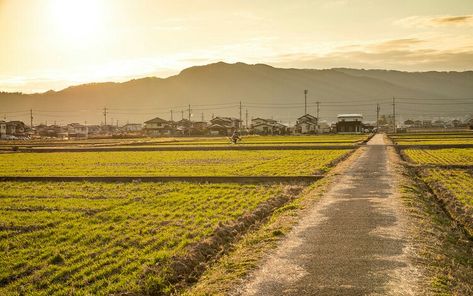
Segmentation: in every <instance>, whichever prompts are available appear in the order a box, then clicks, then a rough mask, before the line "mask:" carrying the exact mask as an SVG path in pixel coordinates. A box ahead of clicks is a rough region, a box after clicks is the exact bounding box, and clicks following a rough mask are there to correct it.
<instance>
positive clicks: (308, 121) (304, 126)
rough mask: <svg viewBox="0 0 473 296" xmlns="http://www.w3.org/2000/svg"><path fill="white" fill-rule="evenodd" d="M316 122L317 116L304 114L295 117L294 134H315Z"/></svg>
mask: <svg viewBox="0 0 473 296" xmlns="http://www.w3.org/2000/svg"><path fill="white" fill-rule="evenodd" d="M317 124H318V119H317V117H315V116H312V115H310V114H305V115H303V116H301V117H299V118H298V119H297V121H296V126H295V129H294V132H295V133H296V134H315V133H317Z"/></svg>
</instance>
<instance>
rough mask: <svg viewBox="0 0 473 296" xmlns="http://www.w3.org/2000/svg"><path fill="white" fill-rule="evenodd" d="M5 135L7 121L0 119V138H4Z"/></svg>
mask: <svg viewBox="0 0 473 296" xmlns="http://www.w3.org/2000/svg"><path fill="white" fill-rule="evenodd" d="M6 136H7V123H6V122H5V121H3V120H0V139H4V138H6Z"/></svg>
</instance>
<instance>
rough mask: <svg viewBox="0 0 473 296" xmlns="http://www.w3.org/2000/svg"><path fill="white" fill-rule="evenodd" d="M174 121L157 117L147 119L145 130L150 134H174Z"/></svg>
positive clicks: (154, 135)
mask: <svg viewBox="0 0 473 296" xmlns="http://www.w3.org/2000/svg"><path fill="white" fill-rule="evenodd" d="M172 123H173V122H171V121H167V120H164V119H162V118H159V117H156V118H153V119H151V120H148V121H145V126H144V132H145V134H146V135H148V136H152V137H156V136H165V135H172V134H173V133H174V131H175V128H174V127H173V124H172Z"/></svg>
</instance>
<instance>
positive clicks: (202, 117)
mask: <svg viewBox="0 0 473 296" xmlns="http://www.w3.org/2000/svg"><path fill="white" fill-rule="evenodd" d="M200 121H202V122H204V112H202V116H201V120H200Z"/></svg>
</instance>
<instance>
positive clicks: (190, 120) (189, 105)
mask: <svg viewBox="0 0 473 296" xmlns="http://www.w3.org/2000/svg"><path fill="white" fill-rule="evenodd" d="M187 111H189V121H191V105H190V104H189V109H187Z"/></svg>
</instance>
